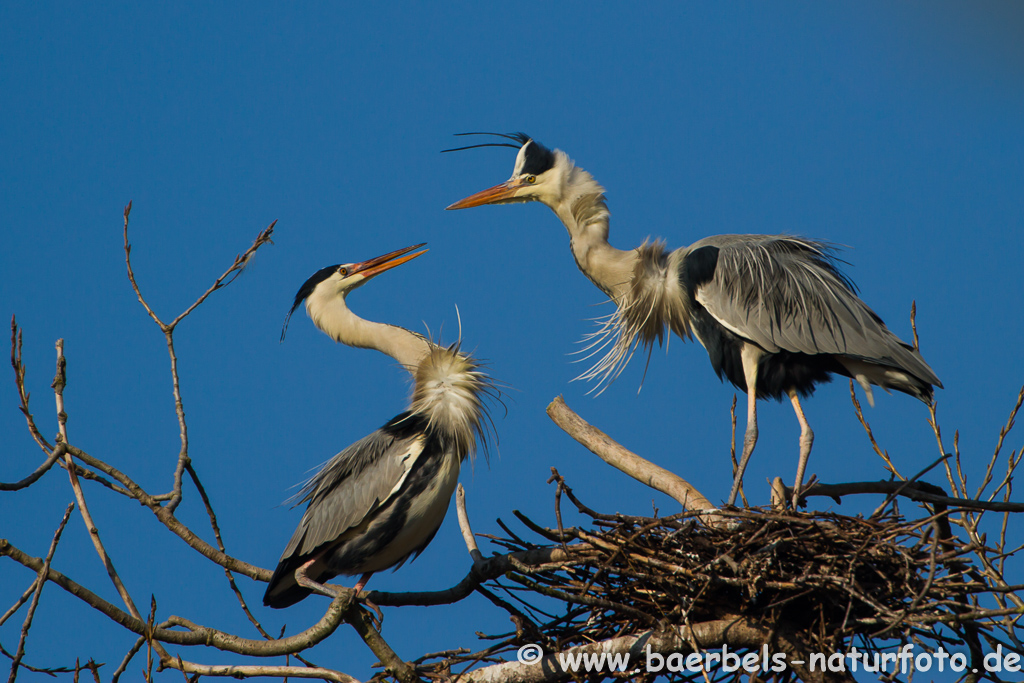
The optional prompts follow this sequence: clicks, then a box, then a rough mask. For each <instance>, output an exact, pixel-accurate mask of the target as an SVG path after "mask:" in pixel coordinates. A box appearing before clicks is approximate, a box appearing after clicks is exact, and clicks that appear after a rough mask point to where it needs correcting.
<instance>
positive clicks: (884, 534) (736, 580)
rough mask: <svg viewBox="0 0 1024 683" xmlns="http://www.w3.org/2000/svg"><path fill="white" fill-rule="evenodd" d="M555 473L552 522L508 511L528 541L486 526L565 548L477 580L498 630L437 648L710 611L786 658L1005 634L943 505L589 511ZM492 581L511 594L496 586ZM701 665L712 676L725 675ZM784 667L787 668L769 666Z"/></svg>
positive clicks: (594, 634) (578, 638) (690, 619)
mask: <svg viewBox="0 0 1024 683" xmlns="http://www.w3.org/2000/svg"><path fill="white" fill-rule="evenodd" d="M556 478H557V479H558V481H559V496H556V519H557V520H558V526H557V527H556V528H545V527H542V526H540V525H538V524H536V523H534V522H533V521H531V520H529V519H528V518H526V517H525V516H524V515H522V514H520V513H518V512H517V513H516V515H517V516H518V518H519V520H520V521H521V522H522V523H523V524H524V525H525V526H526V527H527V528H528V529H529V530H530V532H531V533H530V534H523V535H530V536H532V535H536V536H538V537H539V538H540V543H537V542H533V541H530V540H527V539H525V538H523V535H520V534H517V533H515V532H513V531H512V530H511V529H510V528H509V527H508V526H506V525H504V524H502V527H503V529H505V531H506V533H507V536H506V537H500V538H499V537H493V536H492V537H489V538H490V539H491V541H492V542H493V543H495V544H496V545H498V546H500V547H502V548H503V549H504V550H505V551H506V552H511V553H517V552H520V551H529V550H533V549H536V548H538V547H541V546H551V545H556V546H561V547H562V548H563V549H564V550H565V551H566V552H568V554H569V558H570V559H569V560H568V561H565V562H558V563H556V564H548V565H540V566H529V565H524V564H521V563H520V564H514V566H516V569H515V570H514V571H512V572H509V573H507V574H505V576H504V577H503V579H501V580H498V581H495V582H491V583H490V584H489V585H488V590H486V591H484V592H485V594H486V595H487V596H488V597H489V598H490V599H492V600H493V601H495V602H496V603H498V604H500V605H501V606H503V607H504V608H505V609H507V610H508V611H509V612H510V614H511V616H512V619H513V621H514V622H515V624H516V630H515V632H514V633H505V634H500V635H495V636H492V638H494V639H496V640H500V642H499V643H496V644H495V646H494V647H492V648H490V649H489V650H487V651H484V652H482V653H475V654H474V655H468V656H466V657H464V658H463V657H454V658H449V659H448V663H449V664H455V663H456V661H458V660H462V661H464V662H469V661H478V662H479V661H481V659H490V657H492V656H494V655H495V654H498V653H501V652H509V651H511V650H512V649H513V648H514V647H516V646H518V645H520V644H523V643H530V642H535V643H539V644H541V645H542V647H543V648H544V649H545V650H546V651H547V652H561V651H565V650H566V649H567V648H570V647H572V646H574V645H582V644H587V643H594V642H598V641H604V640H607V639H610V638H617V637H621V636H629V635H641V634H644V633H650V632H658V631H659V630H662V629H665V628H667V627H669V626H679V625H693V624H699V623H701V622H710V621H716V620H722V619H736V620H737V621H739V620H742V621H744V622H745V623H749V624H755V625H757V626H759V627H761V628H763V629H764V631H765V632H766V633H786V634H789V641H790V642H791V643H792V642H796V643H798V645H799V646H800V649H801V650H802V652H799V653H789V654H790V655H793V656H794V658H795V655H802V656H804V657H805V658H806V656H807V654H808V653H810V652H822V653H826V655H827V654H829V653H835V652H846V651H847V650H848V648H849V647H850V646H851V645H856V646H857V647H858V648H859V649H860V650H861V651H867V652H872V651H876V652H877V651H883V650H892V649H893V648H894V647H896V646H898V645H899V644H901V643H909V642H912V643H915V645H916V646H917V647H918V648H920V649H918V650H917V651H918V652H922V651H924V649H932V650H934V648H935V647H938V646H939V645H942V646H944V647H945V648H946V650H947V651H950V649H951V648H954V649H958V650H959V651H961V652H965V653H967V656H968V657H969V659H970V660H971V661H972V662H973V661H974V660H975V658H976V657H977V656H979V654H980V652H981V643H980V637H984V638H986V640H988V643H989V645H990V647H993V648H994V646H995V644H996V643H998V642H1003V643H1004V647H1007V646H1009V647H1011V648H1012V645H1008V641H1007V640H1006V639H1005V636H1004V637H1003V639H996V637H995V635H993V631H991V630H990V629H989V627H990V626H993V625H995V624H996V622H997V621H998V620H999V619H1000V618H1002V617H1001V615H1000V614H992V612H1000V610H999V607H1000V605H997V604H991V599H986V600H987V602H988V603H990V604H988V605H987V607H988V609H984V610H983V609H982V602H981V600H982V596H984V595H985V594H988V595H989V598H991V593H992V591H993V585H992V583H991V582H990V581H987V580H986V579H985V577H984V576H983V575H982V574H981V573H980V572H979V571H978V570H977V568H976V565H975V564H974V563H973V562H972V561H971V557H970V556H971V555H972V554H974V553H975V552H976V550H977V548H974V547H972V546H971V544H969V543H967V542H965V541H963V540H961V539H957V538H955V537H953V536H952V535H951V533H950V526H949V524H948V521H947V517H946V515H947V513H946V512H945V511H943V512H941V513H938V514H934V515H929V516H927V517H925V518H923V519H917V520H906V519H904V518H902V517H901V516H900V515H899V514H897V512H896V511H895V509H894V508H893V507H887V508H886V509H885V512H879V513H877V514H876V515H874V516H873V517H872V518H870V519H864V518H860V517H846V516H842V515H838V514H833V513H817V514H794V513H792V512H781V511H773V510H770V509H746V510H736V511H731V512H723V513H720V514H721V515H724V516H725V517H727V518H728V519H723V518H722V517H719V518H718V523H716V524H711V525H709V524H706V523H704V520H702V519H701V518H700V517H699V516H697V515H695V514H692V513H684V514H680V515H675V516H671V517H632V516H626V515H605V514H600V513H598V512H595V511H593V510H591V509H589V508H588V507H586V506H585V505H583V504H582V503H580V502H579V501H578V500H577V499H576V498H575V497H574V496H573V495H572V491H571V490H569V489H568V488H567V487H566V486H565V485H564V482H562V481H561V479H560V477H558V476H557V474H556ZM563 492H564V493H565V494H566V495H567V496H568V497H569V498H570V499H571V500H572V502H573V503H574V504H575V505H576V507H577V509H578V510H579V511H580V512H582V513H583V514H584V515H585V516H586V517H589V518H590V520H591V522H592V524H591V525H590V526H589V528H583V527H581V526H577V527H571V528H563V527H562V526H561V519H562V515H561V511H560V509H559V505H558V502H557V499H559V498H560V495H561V493H563ZM723 522H724V523H723ZM500 592H504V593H506V594H507V595H509V596H511V597H512V598H513V600H512V601H511V602H510V601H507V600H504V599H502V598H499V597H498V596H497V595H495V593H500ZM545 598H547V599H545ZM512 602H517V603H519V606H513V604H511V603H512ZM982 612H984V614H983V613H982ZM1003 614H1005V611H1003ZM943 624H946V625H947V626H949V625H950V624H952V625H954V626H953V627H952V628H943V627H942V625H943ZM1010 630H1011V631H1014V632H1016V635H1012V634H1011V636H1010V637H1011V639H1012V638H1014V637H1017V636H1019V635H1020V632H1019V628H1018V627H1016V626H1011V627H1010ZM979 634H980V636H979ZM694 645H695V646H699V645H700V644H699V643H695V644H694ZM985 649H986V650H988V649H989V648H985ZM709 673H710V675H711V679H714V678H716V677H717V676H723V677H724V678H731V677H732V675H733V674H728V675H725V674H724V673H718V674H717V675H716V672H709ZM791 676H793V672H792V671H788V672H787V673H785V674H782V675H781V678H783V679H785V678H789V677H791ZM627 677H630V678H634V677H636V673H635V672H634V673H633V674H632V675H629V676H627ZM679 678H680V679H681V680H682V679H688V678H690V676H679ZM724 678H723V680H724ZM694 680H705V679H704V677H703V675H696V676H695V677H694Z"/></svg>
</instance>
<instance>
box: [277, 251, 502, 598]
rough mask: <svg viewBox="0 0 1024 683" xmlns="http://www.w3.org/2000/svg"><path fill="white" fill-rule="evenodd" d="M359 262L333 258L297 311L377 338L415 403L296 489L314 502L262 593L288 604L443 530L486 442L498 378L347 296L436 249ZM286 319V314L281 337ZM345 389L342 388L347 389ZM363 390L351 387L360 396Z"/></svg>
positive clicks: (370, 569)
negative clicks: (467, 465) (463, 469)
mask: <svg viewBox="0 0 1024 683" xmlns="http://www.w3.org/2000/svg"><path fill="white" fill-rule="evenodd" d="M422 246H423V245H422V244H417V245H415V246H412V247H408V248H406V249H400V250H398V251H394V252H391V253H389V254H385V255H383V256H379V257H377V258H374V259H370V260H369V261H363V262H361V263H346V264H342V265H334V266H328V267H326V268H322V269H320V270H318V271H317V272H316V273H314V274H313V276H312V277H310V278H309V279H308V280H306V282H305V283H304V284H303V285H302V287H301V288H299V291H298V293H297V294H296V295H295V301H294V303H293V304H292V308H291V311H289V313H288V318H290V317H291V315H292V313H294V312H295V309H296V308H298V307H299V305H300V304H301V303H302V302H303V301H305V302H306V311H307V313H308V314H309V316H310V318H312V320H313V323H314V324H315V325H316V326H317V327H318V328H319V329H320V330H322V331H323V332H325V333H326V334H327V335H329V336H330V337H331V338H333V339H334V340H335V341H338V342H341V343H342V344H347V345H349V346H356V347H359V348H368V349H376V350H378V351H380V352H382V353H386V354H387V355H389V356H391V357H392V358H394V359H395V360H396V361H398V364H399V365H400V366H402V367H403V368H405V370H407V371H408V372H409V373H410V374H411V375H412V378H413V390H412V400H411V403H410V405H409V407H408V409H407V410H406V411H405V412H402V413H401V414H399V415H397V416H396V417H394V418H392V419H391V420H389V421H388V422H387V423H386V424H385V425H384V426H383V427H381V428H380V429H378V430H376V431H374V432H372V433H371V434H369V435H368V436H366V437H364V438H362V439H360V440H359V441H356V442H355V443H354V444H352V445H351V446H349V447H348V448H346V449H345V450H343V451H341V452H340V453H338V454H337V455H335V456H334V457H333V458H331V459H330V460H329V461H328V462H327V463H325V464H324V465H323V467H321V468H320V470H319V471H318V472H317V473H316V474H315V475H313V477H312V478H311V479H309V481H308V482H306V484H305V485H304V486H303V488H302V490H301V491H300V492H299V494H298V495H297V496H296V497H297V498H301V501H300V502H304V503H308V506H307V508H306V511H305V513H304V514H303V515H302V521H300V522H299V526H298V528H297V529H296V530H295V533H294V534H293V535H292V537H291V540H290V541H288V545H287V546H286V547H285V549H284V552H283V553H282V554H281V560H280V562H279V563H278V565H277V569H276V570H275V571H274V575H273V577H272V578H271V579H270V585H269V586H268V587H267V592H266V594H265V595H264V596H263V604H264V605H267V606H269V607H275V608H280V607H288V606H289V605H292V604H295V603H296V602H298V601H300V600H302V599H303V598H305V597H306V596H307V595H309V594H310V593H311V592H313V591H317V592H328V593H330V591H329V590H327V589H326V588H325V587H324V586H323V585H322V584H323V582H325V581H327V580H329V579H331V578H333V577H335V576H338V575H339V574H346V575H354V574H361V575H362V576H361V578H360V579H359V582H358V583H357V584H356V586H355V591H356V593H357V594H358V592H359V591H360V590H362V588H363V586H364V585H365V584H366V581H367V580H368V579H369V578H370V575H371V574H373V573H374V572H378V571H382V570H384V569H387V568H389V567H393V566H396V565H399V566H400V565H401V564H402V563H403V562H405V560H406V559H408V558H409V556H410V555H412V554H414V553H415V554H417V555H418V554H419V553H420V552H422V551H423V549H424V548H426V546H427V544H429V543H430V541H431V540H432V539H433V538H434V535H435V534H436V533H437V530H438V528H439V527H440V526H441V522H442V520H443V519H444V517H445V514H446V512H447V510H448V503H449V501H450V499H451V496H452V493H453V492H454V491H455V486H456V484H457V482H458V478H459V468H460V465H461V463H462V461H463V460H465V459H466V457H468V456H470V455H472V454H473V453H474V451H475V449H476V447H477V441H478V440H480V441H481V443H483V439H484V429H485V425H484V421H485V420H487V419H488V416H487V411H486V406H485V404H484V398H485V394H487V393H488V392H490V391H491V388H492V386H493V385H492V382H491V380H490V379H489V378H488V377H487V375H485V374H484V373H483V372H482V371H481V369H480V365H479V363H478V362H477V361H475V360H474V359H473V358H472V357H471V356H470V355H468V354H466V353H464V352H462V351H461V350H460V348H459V344H458V343H456V344H453V345H451V346H440V345H438V344H435V343H433V342H431V341H430V340H429V339H427V338H426V337H424V336H422V335H420V334H416V333H415V332H411V331H409V330H407V329H405V328H402V327H398V326H397V325H388V324H384V323H378V322H371V321H369V320H364V319H363V318H360V317H359V316H357V315H356V314H355V313H353V312H352V311H351V310H350V309H349V308H348V306H347V305H346V300H345V298H346V296H348V295H349V294H350V293H351V292H352V291H353V290H355V289H356V288H358V287H360V286H362V285H364V284H366V283H367V282H369V281H370V280H371V279H372V278H374V277H376V276H377V275H380V274H381V273H383V272H385V271H387V270H390V269H391V268H394V267H395V266H398V265H401V264H403V263H406V262H407V261H410V260H412V259H414V258H416V257H417V256H420V255H422V254H424V253H426V250H423V251H419V252H416V253H412V254H410V253H409V252H412V251H414V250H416V249H419V248H420V247H422ZM287 327H288V319H286V320H285V326H284V330H282V333H281V338H282V339H284V333H285V331H286V330H287ZM339 393H340V394H342V395H343V396H344V394H345V393H346V392H345V391H344V387H340V388H339ZM358 396H359V391H355V392H353V393H351V394H350V395H349V398H353V399H358Z"/></svg>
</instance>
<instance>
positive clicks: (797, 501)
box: [791, 474, 818, 510]
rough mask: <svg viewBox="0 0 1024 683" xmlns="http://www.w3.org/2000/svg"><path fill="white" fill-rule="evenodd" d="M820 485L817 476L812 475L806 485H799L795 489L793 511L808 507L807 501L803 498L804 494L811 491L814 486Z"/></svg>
mask: <svg viewBox="0 0 1024 683" xmlns="http://www.w3.org/2000/svg"><path fill="white" fill-rule="evenodd" d="M817 483H818V477H817V475H814V474H812V475H811V478H810V479H808V480H807V483H806V484H802V485H801V484H799V483H797V485H796V486H795V487H793V499H792V501H791V502H792V505H793V510H799V509H800V508H801V507H804V508H806V507H807V499H806V498H804V497H803V492H804V491H807V490H808V489H810V488H811V487H812V486H814V485H815V484H817Z"/></svg>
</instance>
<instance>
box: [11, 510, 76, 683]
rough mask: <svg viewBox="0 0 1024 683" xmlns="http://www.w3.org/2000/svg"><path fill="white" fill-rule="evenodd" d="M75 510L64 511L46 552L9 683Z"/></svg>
mask: <svg viewBox="0 0 1024 683" xmlns="http://www.w3.org/2000/svg"><path fill="white" fill-rule="evenodd" d="M74 509H75V504H74V503H70V504H69V505H68V507H67V509H66V510H64V516H63V517H62V518H61V520H60V524H59V525H58V526H57V531H56V532H54V534H53V540H52V541H50V549H49V550H48V551H46V559H45V560H43V567H42V569H40V570H39V574H38V576H37V577H36V589H35V592H34V593H33V594H32V603H31V604H30V605H29V606H28V614H26V615H25V621H24V622H23V623H22V625H21V637H20V638H19V639H18V649H17V650H15V652H14V661H12V662H11V673H10V675H9V676H8V677H7V683H14V679H16V678H17V677H18V667H19V666H20V665H21V660H22V658H24V657H25V640H26V639H27V638H28V631H29V629H31V628H32V618H33V617H35V614H36V607H38V606H39V596H40V595H42V593H43V586H44V585H45V584H46V574H47V573H48V572H49V571H50V562H51V561H52V560H53V554H54V553H56V552H57V544H58V543H60V536H61V534H63V533H64V527H65V526H67V523H68V519H69V518H70V517H71V511H72V510H74Z"/></svg>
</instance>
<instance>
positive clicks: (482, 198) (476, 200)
mask: <svg viewBox="0 0 1024 683" xmlns="http://www.w3.org/2000/svg"><path fill="white" fill-rule="evenodd" d="M522 186H523V182H522V181H521V180H506V181H505V182H503V183H501V184H500V185H495V186H494V187H491V188H488V189H486V190H483V191H481V192H477V193H476V194H474V195H470V196H468V197H466V198H465V199H460V200H459V201H457V202H455V203H454V204H452V205H451V206H448V207H445V210H446V211H451V210H453V209H470V208H473V207H474V206H483V205H484V204H494V203H496V202H500V201H502V200H506V199H512V198H514V197H515V193H516V190H518V189H519V188H521V187H522Z"/></svg>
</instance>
